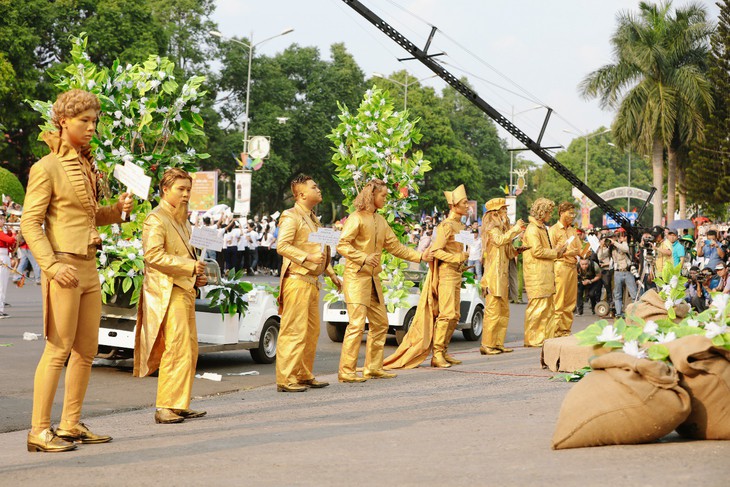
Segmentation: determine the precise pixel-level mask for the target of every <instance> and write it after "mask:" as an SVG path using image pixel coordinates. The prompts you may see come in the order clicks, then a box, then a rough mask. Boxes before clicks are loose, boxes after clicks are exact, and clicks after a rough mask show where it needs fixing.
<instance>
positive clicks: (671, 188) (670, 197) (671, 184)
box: [667, 144, 677, 225]
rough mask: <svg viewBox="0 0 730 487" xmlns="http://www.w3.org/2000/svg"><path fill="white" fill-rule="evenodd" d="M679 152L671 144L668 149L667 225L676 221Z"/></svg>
mask: <svg viewBox="0 0 730 487" xmlns="http://www.w3.org/2000/svg"><path fill="white" fill-rule="evenodd" d="M676 203H677V151H676V149H675V148H674V147H673V146H672V145H671V144H670V145H669V147H668V148H667V225H669V224H670V223H672V222H673V221H674V210H675V208H676V206H677V204H676Z"/></svg>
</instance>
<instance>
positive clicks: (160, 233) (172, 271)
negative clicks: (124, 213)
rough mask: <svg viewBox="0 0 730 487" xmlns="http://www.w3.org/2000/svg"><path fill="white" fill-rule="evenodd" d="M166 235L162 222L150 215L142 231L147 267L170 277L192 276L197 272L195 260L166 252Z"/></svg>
mask: <svg viewBox="0 0 730 487" xmlns="http://www.w3.org/2000/svg"><path fill="white" fill-rule="evenodd" d="M166 233H167V232H166V231H165V225H164V224H163V223H162V221H161V220H160V219H159V218H158V217H157V216H156V215H154V214H152V213H150V214H149V215H148V216H147V219H146V220H145V222H144V228H143V230H142V247H143V248H144V263H145V265H148V266H150V267H152V268H153V269H155V270H157V271H160V272H162V273H164V274H167V275H168V276H192V275H193V274H194V272H195V261H194V260H193V259H191V258H190V257H180V256H177V255H171V254H169V253H167V252H165V235H166Z"/></svg>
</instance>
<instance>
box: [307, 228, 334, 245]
mask: <svg viewBox="0 0 730 487" xmlns="http://www.w3.org/2000/svg"><path fill="white" fill-rule="evenodd" d="M341 233H342V232H338V231H337V230H335V229H334V228H325V227H321V228H319V229H318V230H317V231H316V232H313V233H310V234H309V241H310V242H315V243H319V244H322V245H329V246H331V247H334V246H336V245H337V244H338V243H339V242H340V234H341Z"/></svg>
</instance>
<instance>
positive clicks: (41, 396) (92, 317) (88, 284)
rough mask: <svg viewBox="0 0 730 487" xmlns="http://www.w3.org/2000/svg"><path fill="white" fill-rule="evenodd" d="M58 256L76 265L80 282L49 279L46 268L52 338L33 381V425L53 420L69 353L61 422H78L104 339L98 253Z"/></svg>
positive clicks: (48, 329) (48, 328) (44, 425)
mask: <svg viewBox="0 0 730 487" xmlns="http://www.w3.org/2000/svg"><path fill="white" fill-rule="evenodd" d="M57 258H58V260H59V261H60V262H62V263H64V264H68V265H72V266H74V267H76V274H77V277H78V279H79V285H78V286H77V287H75V288H72V289H70V288H62V287H61V286H60V285H59V284H58V283H57V282H56V281H54V280H52V279H51V280H50V282H49V280H48V278H47V277H46V274H45V273H43V274H42V280H43V282H42V285H43V287H44V289H47V298H46V306H47V307H48V309H47V322H46V334H47V340H46V346H45V348H44V350H43V355H42V356H41V360H40V362H38V367H37V368H36V371H35V379H34V381H33V419H32V425H33V428H34V429H45V428H48V427H50V426H51V410H52V408H53V398H54V396H55V395H56V389H57V388H58V380H59V379H60V377H61V370H63V365H64V363H65V362H66V359H67V358H68V359H69V360H68V366H67V367H66V379H65V392H64V396H63V412H62V413H61V423H60V425H59V426H60V428H63V429H70V428H73V427H74V426H76V424H77V423H78V422H79V420H80V419H81V406H82V404H83V402H84V396H85V395H86V387H87V386H88V384H89V376H90V375H91V362H92V360H93V359H94V355H96V352H97V348H98V344H99V322H100V321H101V287H100V285H99V274H98V273H97V271H96V259H89V260H86V259H83V258H80V257H74V256H72V255H70V254H57ZM46 286H48V287H47V288H46ZM69 354H70V357H69Z"/></svg>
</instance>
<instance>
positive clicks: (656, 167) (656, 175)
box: [651, 137, 664, 225]
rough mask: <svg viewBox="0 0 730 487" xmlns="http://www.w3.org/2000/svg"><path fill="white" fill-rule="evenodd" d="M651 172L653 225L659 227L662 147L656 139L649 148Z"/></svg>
mask: <svg viewBox="0 0 730 487" xmlns="http://www.w3.org/2000/svg"><path fill="white" fill-rule="evenodd" d="M651 170H652V175H653V178H652V185H653V186H654V187H655V188H656V193H654V219H653V220H654V223H653V225H661V224H662V209H663V208H662V205H663V201H662V200H663V198H662V193H663V192H664V191H663V189H664V146H663V145H662V141H661V139H659V138H658V137H656V138H654V143H653V144H652V148H651Z"/></svg>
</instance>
